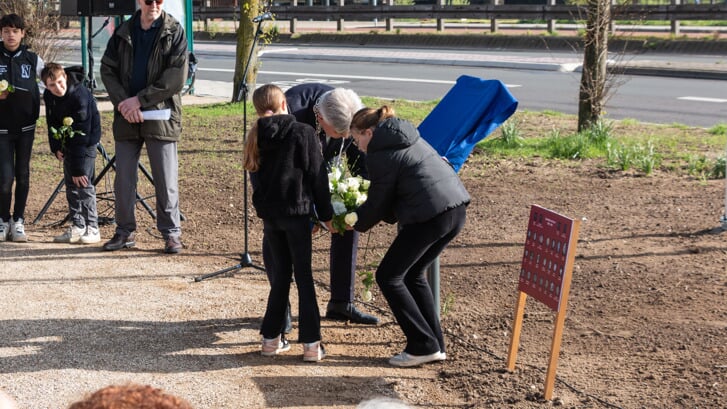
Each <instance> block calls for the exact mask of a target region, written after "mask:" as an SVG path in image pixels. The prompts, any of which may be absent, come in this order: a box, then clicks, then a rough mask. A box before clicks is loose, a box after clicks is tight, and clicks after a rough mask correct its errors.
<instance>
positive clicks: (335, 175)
mask: <svg viewBox="0 0 727 409" xmlns="http://www.w3.org/2000/svg"><path fill="white" fill-rule="evenodd" d="M340 178H341V169H339V168H333V169H331V173H329V174H328V179H330V180H338V179H340Z"/></svg>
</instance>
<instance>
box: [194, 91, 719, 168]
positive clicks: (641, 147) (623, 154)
mask: <svg viewBox="0 0 727 409" xmlns="http://www.w3.org/2000/svg"><path fill="white" fill-rule="evenodd" d="M362 99H363V103H364V104H365V105H366V106H370V107H379V106H381V105H389V106H391V107H392V108H394V110H395V111H396V113H397V116H399V117H401V118H405V119H408V120H410V121H411V122H413V123H414V124H415V125H419V123H421V121H422V120H423V119H424V118H425V117H426V116H427V115H428V114H429V113H430V112H431V111H432V110H433V109H434V107H435V106H436V105H437V103H438V102H439V101H425V102H415V101H408V100H403V99H395V100H391V99H377V98H371V97H364V98H362ZM241 118H242V105H241V104H231V103H222V104H214V105H207V106H185V107H184V119H185V124H186V125H185V126H192V124H194V126H196V127H205V128H208V129H209V132H208V133H209V140H210V141H211V142H212V144H211V149H220V150H222V151H225V152H228V153H231V154H237V153H236V152H238V151H239V149H240V141H241V138H242V121H241ZM255 119H256V116H255V114H254V112H253V109H252V108H251V107H250V106H248V120H249V121H250V122H252V121H253V120H255ZM452 126H456V124H452ZM576 128H577V117H576V116H574V115H568V114H564V113H561V112H556V111H543V112H532V111H519V112H516V113H515V115H513V116H512V117H511V118H510V119H509V120H508V121H506V122H505V124H504V125H503V126H501V127H500V128H499V129H496V130H495V131H494V132H493V133H492V134H491V135H490V136H489V137H487V138H486V139H484V140H482V141H480V142H479V143H478V144H477V149H476V150H475V155H477V156H478V157H479V158H481V159H484V160H485V161H487V158H492V159H494V160H498V159H503V158H505V159H512V160H517V159H531V158H542V159H545V160H558V161H565V162H571V163H573V164H577V163H578V162H579V161H584V160H592V161H600V162H602V164H603V166H604V167H608V168H611V169H615V170H619V171H625V172H637V173H642V174H644V175H651V174H654V173H656V172H676V173H680V174H685V175H690V176H692V177H694V178H696V179H699V180H704V179H709V178H722V177H724V163H725V162H724V152H725V146H727V124H724V123H718V124H715V125H714V126H713V127H710V128H699V127H692V126H687V125H684V124H679V123H673V124H666V125H658V124H644V123H641V122H639V121H637V120H635V119H633V118H629V119H625V120H622V121H612V120H608V119H606V120H603V121H601V122H600V123H598V124H596V126H594V127H592V128H591V129H588V130H586V131H584V132H580V133H578V132H577V131H576ZM222 130H224V132H226V133H227V135H218V136H214V135H216V134H217V133H219V132H220V131H222ZM203 134H206V133H203ZM180 148H181V149H183V148H184V144H181V145H180ZM232 148H234V149H232ZM231 149H232V150H234V152H229V151H230V150H231ZM214 154H215V153H212V152H207V153H206V155H214ZM205 157H206V156H205V155H202V156H199V159H198V161H199V163H194V164H193V165H194V166H203V165H204V163H206V162H208V161H207V160H205ZM207 158H209V157H208V156H207ZM473 163H474V162H473ZM477 163H479V164H480V166H486V164H483V163H484V162H482V161H479V162H477ZM190 165H192V164H190Z"/></svg>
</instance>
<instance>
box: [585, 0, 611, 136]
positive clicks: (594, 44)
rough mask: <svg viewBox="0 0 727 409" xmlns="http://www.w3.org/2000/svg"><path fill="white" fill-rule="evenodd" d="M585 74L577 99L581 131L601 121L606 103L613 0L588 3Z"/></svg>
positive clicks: (590, 0)
mask: <svg viewBox="0 0 727 409" xmlns="http://www.w3.org/2000/svg"><path fill="white" fill-rule="evenodd" d="M587 13H588V16H587V20H586V38H585V41H584V47H585V50H584V56H583V71H582V72H581V87H580V93H579V96H578V131H582V130H584V129H587V128H589V127H590V126H591V125H592V124H594V123H596V122H598V120H599V119H600V117H601V113H602V112H603V107H604V104H605V100H606V76H607V71H606V63H607V61H608V25H609V22H610V21H611V2H610V0H588V4H587Z"/></svg>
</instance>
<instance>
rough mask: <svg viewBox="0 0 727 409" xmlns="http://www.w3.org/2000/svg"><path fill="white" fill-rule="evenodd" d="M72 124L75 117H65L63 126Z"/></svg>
mask: <svg viewBox="0 0 727 409" xmlns="http://www.w3.org/2000/svg"><path fill="white" fill-rule="evenodd" d="M71 125H73V118H71V117H70V116H67V117H65V118H63V126H71Z"/></svg>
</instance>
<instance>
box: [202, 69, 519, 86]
mask: <svg viewBox="0 0 727 409" xmlns="http://www.w3.org/2000/svg"><path fill="white" fill-rule="evenodd" d="M197 70H198V71H211V72H235V70H232V69H229V68H198V69H197ZM258 74H267V75H295V76H302V77H317V78H339V79H352V80H378V81H393V82H421V83H425V84H447V85H454V83H455V82H456V81H447V80H429V79H419V78H400V77H379V76H365V75H341V74H318V73H310V72H288V71H259V72H258ZM505 86H506V87H508V88H518V87H521V86H522V85H515V84H505Z"/></svg>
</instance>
